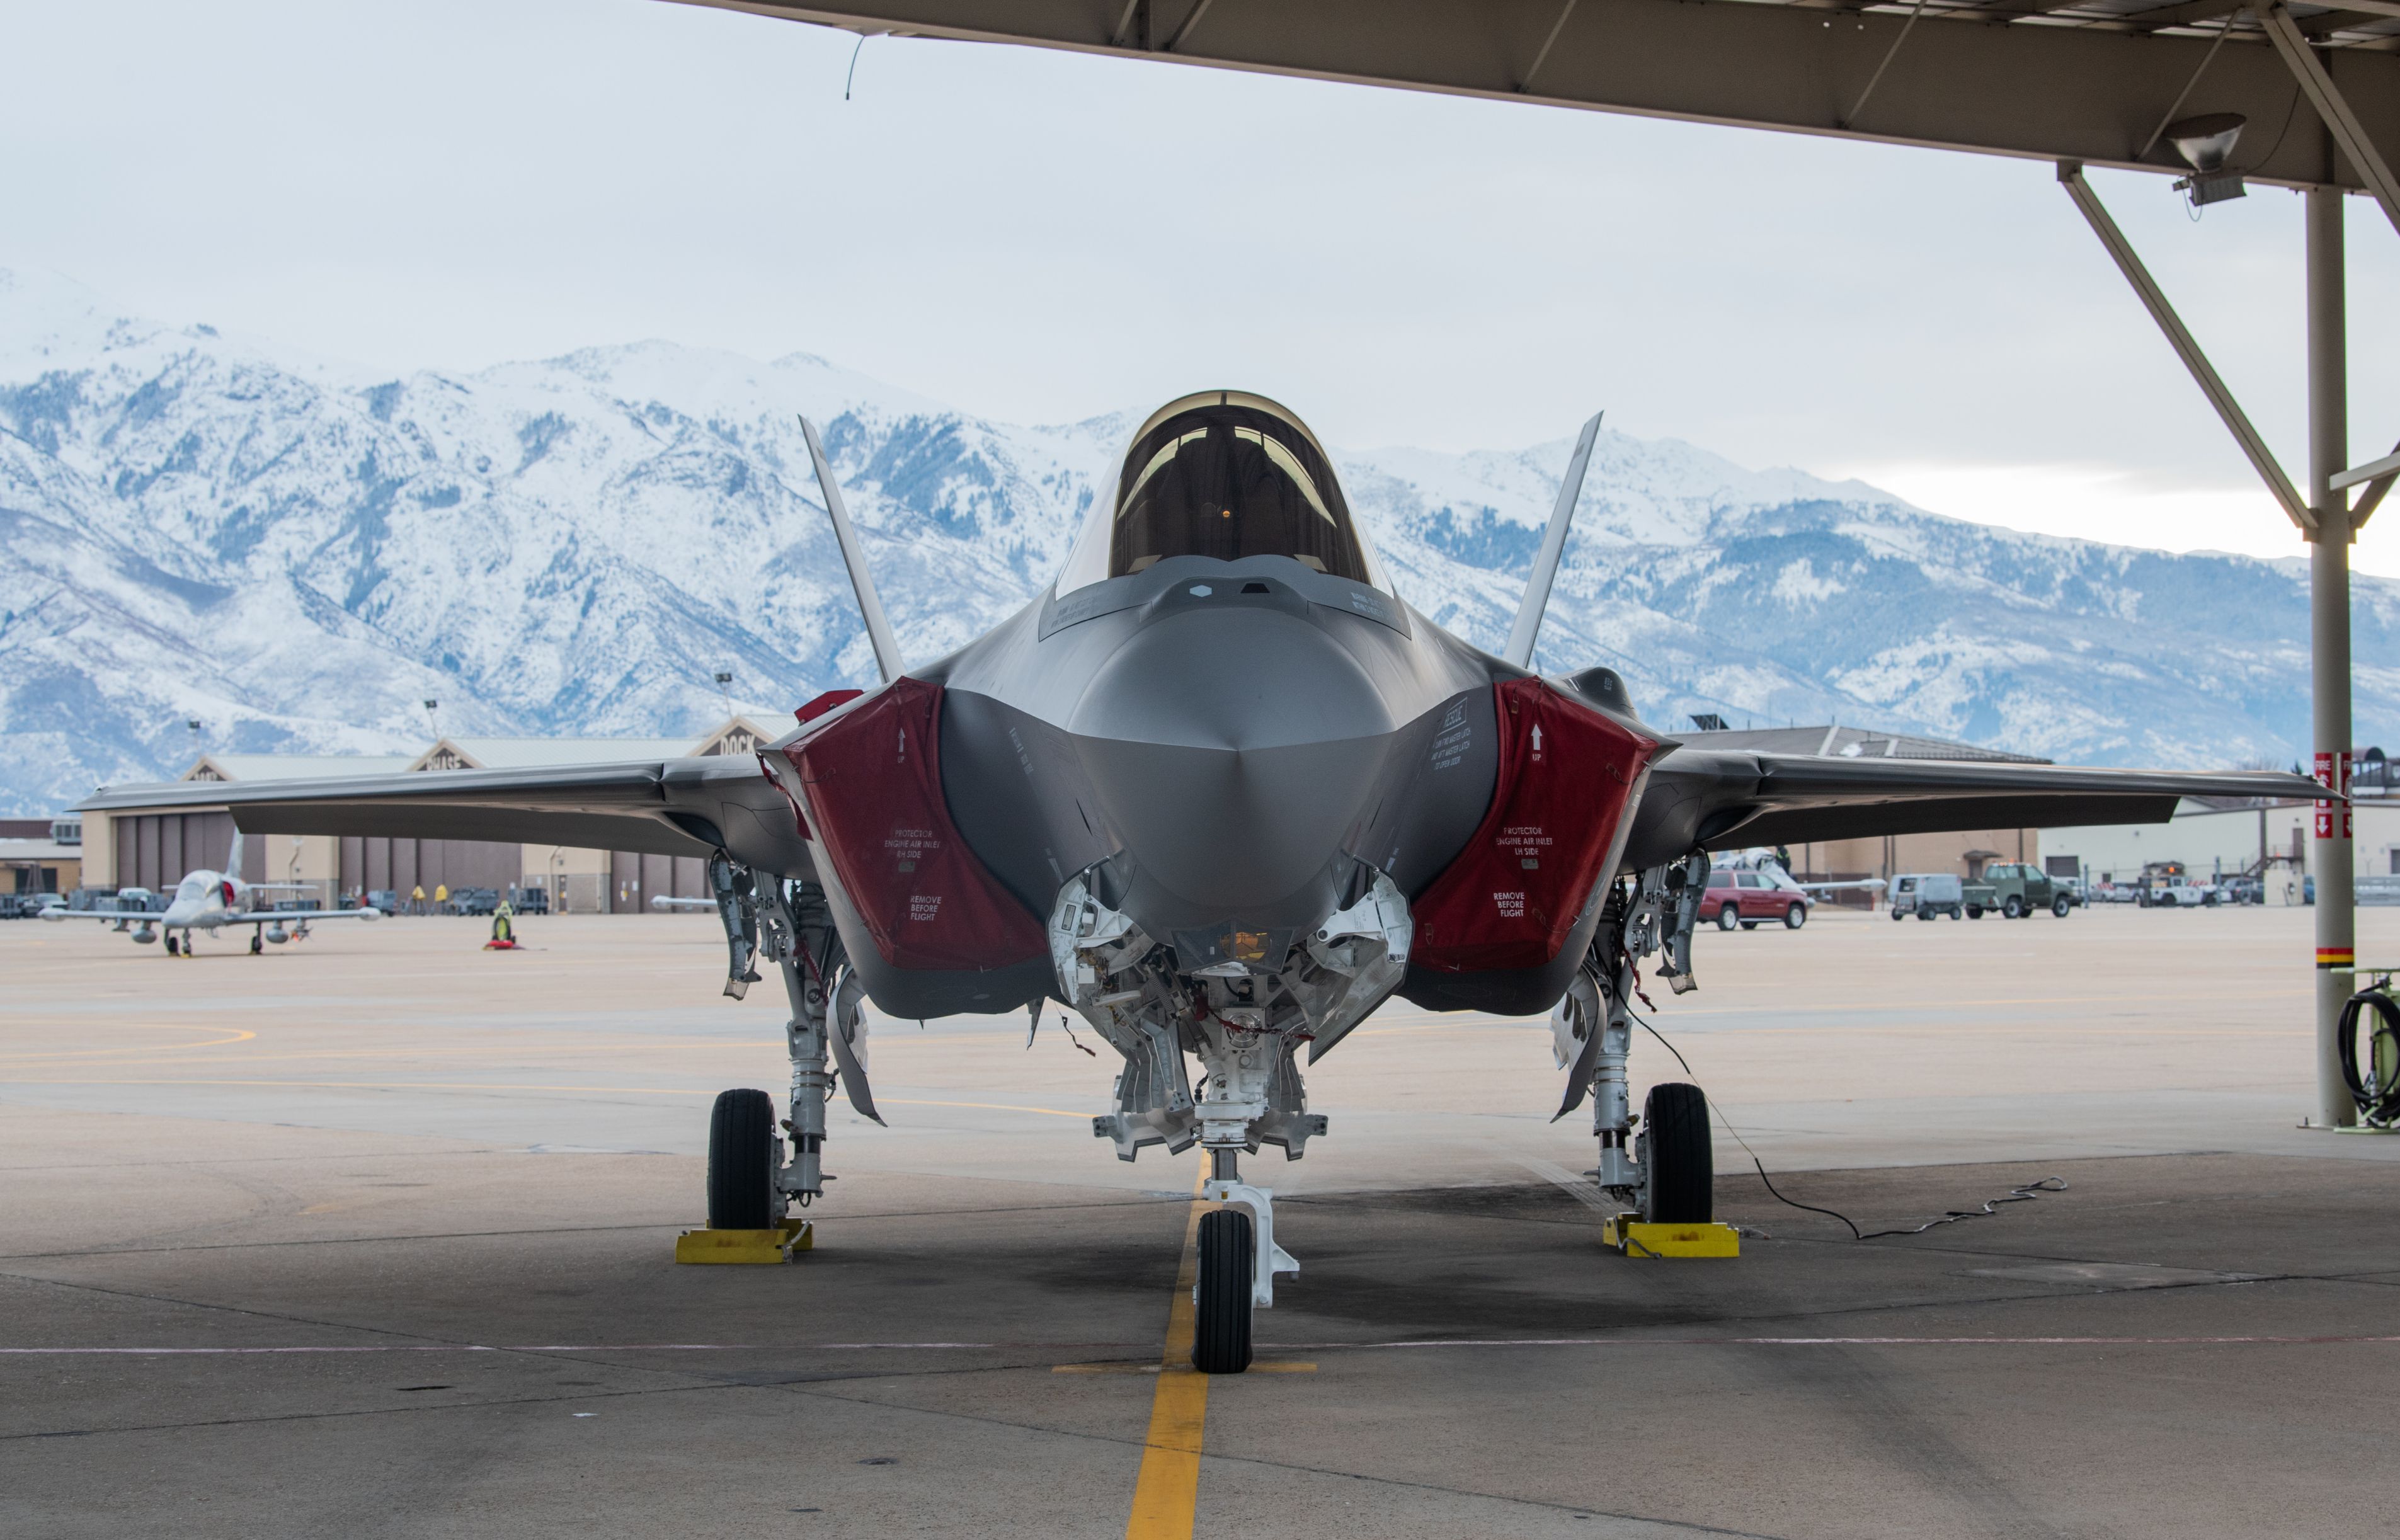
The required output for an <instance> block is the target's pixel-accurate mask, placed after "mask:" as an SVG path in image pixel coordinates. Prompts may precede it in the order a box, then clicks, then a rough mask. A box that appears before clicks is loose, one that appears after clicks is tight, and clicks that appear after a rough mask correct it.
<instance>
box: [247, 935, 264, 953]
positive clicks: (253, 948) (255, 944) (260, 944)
mask: <svg viewBox="0 0 2400 1540" xmlns="http://www.w3.org/2000/svg"><path fill="white" fill-rule="evenodd" d="M265 950H266V943H265V942H264V941H261V940H259V939H258V937H256V936H252V937H251V938H250V955H251V956H252V957H256V956H257V955H258V954H259V953H261V952H263V951H265Z"/></svg>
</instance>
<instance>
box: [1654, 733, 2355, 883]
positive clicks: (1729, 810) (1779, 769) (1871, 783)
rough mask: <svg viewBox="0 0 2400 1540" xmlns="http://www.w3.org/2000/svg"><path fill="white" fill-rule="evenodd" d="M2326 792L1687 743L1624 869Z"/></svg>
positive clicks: (2274, 779)
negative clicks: (1766, 849)
mask: <svg viewBox="0 0 2400 1540" xmlns="http://www.w3.org/2000/svg"><path fill="white" fill-rule="evenodd" d="M2323 795H2324V792H2323V790H2322V789H2321V788H2320V787H2319V786H2318V785H2317V784H2316V783H2315V782H2313V781H2311V780H2309V779H2308V778H2307V777H2305V776H2298V775H2286V774H2284V773H2283V772H2281V771H2279V770H2225V771H2215V770H2205V771H2203V770H2090V769H2086V768H2084V767H2081V766H2077V765H2023V764H2008V763H1993V762H1990V761H1982V760H1954V759H1840V758H1832V757H1825V758H1820V757H1818V756H1814V755H1800V754H1763V753H1758V752H1755V751H1752V750H1746V749H1702V748H1693V747H1690V746H1688V745H1687V746H1684V747H1679V748H1676V749H1673V750H1670V752H1669V753H1667V754H1665V755H1662V756H1659V758H1658V759H1657V762H1656V763H1655V764H1653V765H1652V767H1651V769H1650V778H1649V783H1648V784H1647V786H1646V787H1645V788H1644V789H1643V794H1642V805H1641V808H1640V810H1639V811H1638V812H1637V813H1636V815H1635V819H1634V830H1633V834H1632V836H1631V838H1630V839H1629V840H1628V842H1627V849H1626V853H1625V864H1626V865H1629V866H1633V867H1644V866H1654V865H1663V864H1665V863H1666V862H1669V861H1671V860H1674V859H1675V858H1676V857H1678V856H1680V855H1683V854H1685V853H1686V852H1690V851H1691V850H1692V849H1693V848H1694V847H1696V846H1697V847H1698V848H1700V849H1703V850H1728V849H1739V848H1740V847H1742V846H1746V845H1797V844H1801V843H1803V842H1807V841H1822V840H1833V839H1859V838H1876V837H1878V836H1882V835H1887V834H1931V833H1936V832H1940V831H1943V830H1949V829H1984V828H2057V827H2062V826H2067V825H2079V824H2161V823H2164V822H2166V821H2167V820H2168V819H2170V818H2172V817H2174V816H2175V805H2176V804H2177V803H2179V802H2181V801H2182V800H2183V799H2184V798H2185V797H2265V798H2270V799H2274V800H2279V801H2293V800H2304V799H2308V798H2313V797H2321V796H2323Z"/></svg>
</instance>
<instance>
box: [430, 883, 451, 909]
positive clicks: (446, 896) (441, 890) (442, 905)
mask: <svg viewBox="0 0 2400 1540" xmlns="http://www.w3.org/2000/svg"><path fill="white" fill-rule="evenodd" d="M449 907H450V884H449V883H447V882H436V883H435V884H433V912H434V913H435V914H441V913H443V911H445V910H447V909H448V908H449Z"/></svg>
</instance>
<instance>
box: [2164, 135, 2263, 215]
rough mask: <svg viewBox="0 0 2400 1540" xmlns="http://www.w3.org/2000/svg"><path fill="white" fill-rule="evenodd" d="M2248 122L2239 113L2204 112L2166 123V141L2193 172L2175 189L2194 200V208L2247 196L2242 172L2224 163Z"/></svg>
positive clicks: (2177, 184) (2192, 204)
mask: <svg viewBox="0 0 2400 1540" xmlns="http://www.w3.org/2000/svg"><path fill="white" fill-rule="evenodd" d="M2248 121H2249V119H2248V118H2246V117H2243V116H2242V115H2241V114H2240V113H2202V114H2201V115H2200V116H2198V117H2187V118H2183V119H2181V120H2179V121H2177V122H2174V123H2170V124H2168V125H2167V127H2166V140H2167V143H2171V144H2173V145H2174V146H2175V154H2177V155H2179V156H2181V157H2183V163H2184V164H2185V165H2187V166H2189V167H2190V168H2191V171H2192V174H2191V175H2189V176H2188V177H2185V178H2184V179H2183V180H2182V181H2180V182H2178V183H2176V184H2175V191H2176V192H2179V193H2181V194H2183V195H2184V196H2185V197H2186V198H2189V199H2191V206H2192V207H2193V208H2195V209H2198V208H2202V207H2204V206H2206V205H2208V204H2211V203H2222V202H2224V201H2225V200H2226V199H2227V198H2242V197H2244V196H2246V193H2245V190H2244V189H2243V185H2242V173H2241V172H2240V171H2229V170H2226V169H2225V162H2226V160H2227V159H2228V158H2229V157H2230V156H2231V155H2232V154H2233V146H2234V144H2235V143H2236V142H2238V141H2239V140H2240V139H2241V138H2242V126H2243V124H2245V123H2247V122H2248Z"/></svg>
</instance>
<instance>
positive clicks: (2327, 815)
mask: <svg viewBox="0 0 2400 1540" xmlns="http://www.w3.org/2000/svg"><path fill="white" fill-rule="evenodd" d="M2316 783H2317V784H2318V785H2320V786H2323V787H2325V789H2326V790H2327V791H2331V792H2336V793H2339V795H2341V796H2343V797H2348V796H2349V795H2350V751H2349V750H2348V749H2344V750H2342V751H2341V752H2340V753H2339V754H2320V755H2318V756H2317V757H2316ZM2336 811H2339V813H2340V815H2341V821H2340V828H2341V832H2340V834H2339V835H2336V834H2335V833H2334V827H2335V824H2334V815H2335V813H2336ZM2316 824H2317V826H2316V836H2317V838H2319V839H2334V838H2341V839H2348V838H2352V824H2351V816H2350V804H2349V803H2347V802H2340V803H2337V802H2336V801H2335V800H2334V799H2333V798H2332V797H2319V798H2317V820H2316Z"/></svg>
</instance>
